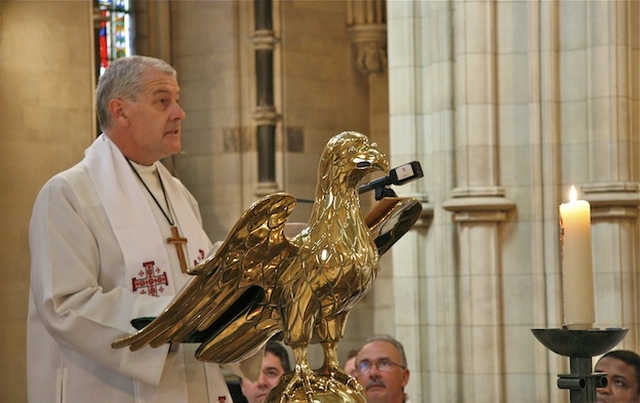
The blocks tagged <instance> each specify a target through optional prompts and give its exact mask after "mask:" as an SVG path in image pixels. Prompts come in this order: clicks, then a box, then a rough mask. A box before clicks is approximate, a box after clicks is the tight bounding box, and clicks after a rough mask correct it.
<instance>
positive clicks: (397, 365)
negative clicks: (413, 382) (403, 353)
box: [356, 341, 409, 403]
mask: <svg viewBox="0 0 640 403" xmlns="http://www.w3.org/2000/svg"><path fill="white" fill-rule="evenodd" d="M363 361H364V362H369V363H371V364H380V363H381V362H385V361H387V362H391V363H393V365H390V366H388V368H387V369H388V371H386V372H384V371H380V370H379V368H378V366H377V365H371V366H370V369H369V371H367V372H364V373H363V372H360V371H359V370H358V372H357V376H356V379H357V380H358V382H360V384H361V385H362V386H363V387H364V392H365V397H366V398H367V403H401V402H402V399H403V396H404V392H403V388H404V386H405V385H406V384H407V382H409V370H408V369H404V368H402V367H401V365H402V360H401V358H400V354H399V353H398V350H397V349H396V348H395V346H394V345H393V344H391V343H388V342H386V341H374V342H371V343H367V344H365V345H364V347H362V348H361V349H360V351H359V352H358V356H357V357H356V363H357V364H356V368H360V363H362V362H363Z"/></svg>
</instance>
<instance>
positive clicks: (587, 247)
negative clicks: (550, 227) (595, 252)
mask: <svg viewBox="0 0 640 403" xmlns="http://www.w3.org/2000/svg"><path fill="white" fill-rule="evenodd" d="M576 198H577V197H576V189H575V188H574V187H573V186H571V191H570V192H569V203H562V204H561V205H560V234H561V235H560V239H561V245H562V291H563V293H564V323H565V325H566V326H567V327H568V328H569V329H589V328H591V327H593V323H594V322H595V308H594V302H593V268H592V262H591V206H590V205H589V202H587V201H585V200H576Z"/></svg>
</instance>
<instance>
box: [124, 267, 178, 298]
mask: <svg viewBox="0 0 640 403" xmlns="http://www.w3.org/2000/svg"><path fill="white" fill-rule="evenodd" d="M154 266H155V262H153V261H151V262H144V263H142V267H144V270H140V271H139V272H138V277H139V278H135V277H134V278H132V279H131V280H132V282H133V285H132V288H133V291H134V292H135V291H136V290H138V288H143V287H146V288H147V290H140V294H146V293H147V291H149V294H150V295H152V296H154V297H157V296H158V292H160V293H162V292H163V291H164V287H162V286H163V285H169V279H168V278H167V272H164V271H163V272H162V274H160V271H161V269H160V268H159V267H157V268H154ZM154 271H155V274H154ZM145 274H146V275H147V276H146V277H144V275H145ZM156 285H159V286H160V287H156Z"/></svg>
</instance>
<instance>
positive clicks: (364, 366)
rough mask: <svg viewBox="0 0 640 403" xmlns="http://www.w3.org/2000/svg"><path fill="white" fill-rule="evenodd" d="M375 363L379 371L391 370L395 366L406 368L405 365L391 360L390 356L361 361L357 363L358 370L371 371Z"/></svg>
mask: <svg viewBox="0 0 640 403" xmlns="http://www.w3.org/2000/svg"><path fill="white" fill-rule="evenodd" d="M374 365H375V367H376V368H378V371H380V372H391V370H392V369H393V367H400V368H402V369H406V368H405V367H404V366H402V365H400V364H396V363H395V362H393V361H391V360H390V359H388V358H382V359H380V360H378V361H376V362H371V361H369V360H363V361H360V362H359V363H358V365H356V370H358V372H359V373H361V374H364V373H366V372H369V371H370V370H371V368H373V366H374Z"/></svg>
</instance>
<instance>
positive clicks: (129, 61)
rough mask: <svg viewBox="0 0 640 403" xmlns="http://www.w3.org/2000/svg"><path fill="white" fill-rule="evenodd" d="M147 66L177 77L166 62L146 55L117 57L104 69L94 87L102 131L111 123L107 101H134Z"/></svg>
mask: <svg viewBox="0 0 640 403" xmlns="http://www.w3.org/2000/svg"><path fill="white" fill-rule="evenodd" d="M147 67H148V68H153V69H156V70H159V71H161V72H163V73H166V74H167V75H171V76H173V77H177V73H176V70H175V69H174V68H173V67H171V65H169V64H168V63H167V62H165V61H163V60H160V59H156V58H153V57H148V56H128V57H123V58H120V59H117V60H115V61H113V62H112V63H111V64H110V65H109V67H107V69H106V70H105V71H104V74H102V76H101V77H100V80H99V81H98V87H97V88H96V110H97V113H98V122H99V123H100V128H101V129H102V130H103V131H104V130H107V129H109V128H110V127H111V123H112V122H111V114H110V113H109V101H111V100H112V99H116V98H118V99H124V100H127V101H135V100H136V99H137V98H138V95H140V93H142V91H143V88H142V83H141V82H140V76H142V73H143V72H144V70H145V68H147Z"/></svg>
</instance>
